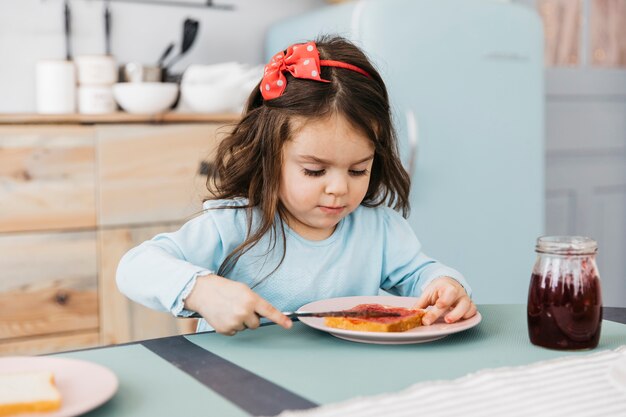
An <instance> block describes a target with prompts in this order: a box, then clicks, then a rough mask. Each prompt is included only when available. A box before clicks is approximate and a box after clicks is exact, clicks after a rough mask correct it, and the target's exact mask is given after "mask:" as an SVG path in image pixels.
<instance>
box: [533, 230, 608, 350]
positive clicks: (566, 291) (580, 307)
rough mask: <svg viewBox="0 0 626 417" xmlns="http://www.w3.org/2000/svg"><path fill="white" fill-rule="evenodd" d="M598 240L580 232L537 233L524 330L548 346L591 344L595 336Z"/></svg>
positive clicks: (599, 305) (597, 331) (597, 328)
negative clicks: (562, 234)
mask: <svg viewBox="0 0 626 417" xmlns="http://www.w3.org/2000/svg"><path fill="white" fill-rule="evenodd" d="M597 250H598V244H597V243H596V242H595V241H594V240H592V239H589V238H587V237H582V236H543V237H540V238H539V239H537V246H536V248H535V251H536V252H537V260H536V262H535V266H534V267H533V273H532V276H531V279H530V288H529V290H528V335H529V336H530V341H531V342H532V343H534V344H535V345H539V346H543V347H547V348H551V349H593V348H595V347H596V346H598V341H599V340H600V328H601V325H602V294H601V291H600V275H599V274H598V268H597V266H596V259H595V258H596V252H597Z"/></svg>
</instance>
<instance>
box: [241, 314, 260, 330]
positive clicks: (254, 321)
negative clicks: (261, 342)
mask: <svg viewBox="0 0 626 417" xmlns="http://www.w3.org/2000/svg"><path fill="white" fill-rule="evenodd" d="M243 324H244V326H246V327H247V328H248V329H252V330H254V329H256V328H258V327H259V326H260V325H261V321H260V320H259V316H258V315H256V314H253V315H251V316H250V317H247V318H246V320H245V321H244V322H243Z"/></svg>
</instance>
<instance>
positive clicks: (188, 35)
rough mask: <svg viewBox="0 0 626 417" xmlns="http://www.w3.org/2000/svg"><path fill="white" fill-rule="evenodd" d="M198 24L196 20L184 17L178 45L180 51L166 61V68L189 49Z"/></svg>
mask: <svg viewBox="0 0 626 417" xmlns="http://www.w3.org/2000/svg"><path fill="white" fill-rule="evenodd" d="M199 26H200V23H199V22H198V21H197V20H194V19H185V22H184V23H183V40H182V44H181V47H180V52H179V53H178V55H175V56H174V58H172V59H171V60H170V61H169V62H168V63H167V65H165V69H166V70H167V69H169V68H170V67H171V66H172V65H174V64H175V63H176V62H178V61H179V60H180V59H181V58H182V57H183V55H185V54H186V53H187V51H189V49H191V46H192V45H193V43H194V42H195V40H196V35H197V34H198V27H199Z"/></svg>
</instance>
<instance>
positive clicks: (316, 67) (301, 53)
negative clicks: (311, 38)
mask: <svg viewBox="0 0 626 417" xmlns="http://www.w3.org/2000/svg"><path fill="white" fill-rule="evenodd" d="M320 66H328V67H340V68H346V69H349V70H352V71H356V72H358V73H360V74H363V75H365V76H366V77H369V76H370V75H369V74H368V73H367V72H365V71H363V70H362V69H361V68H359V67H357V66H354V65H351V64H348V63H346V62H341V61H331V60H320V54H319V52H318V50H317V46H315V42H307V43H300V44H295V45H291V46H290V47H289V48H287V51H286V53H284V52H279V53H277V54H276V55H274V56H273V57H272V59H271V60H270V62H269V64H267V65H266V66H265V70H264V75H263V80H261V85H260V87H259V88H260V89H261V94H262V95H263V98H264V99H265V100H271V99H273V98H276V97H280V96H281V95H282V94H283V92H284V91H285V87H287V78H285V75H284V74H283V73H284V72H285V71H289V73H291V75H293V76H294V77H295V78H303V79H307V80H315V81H320V82H323V83H328V82H330V81H328V80H324V79H322V78H321V77H320Z"/></svg>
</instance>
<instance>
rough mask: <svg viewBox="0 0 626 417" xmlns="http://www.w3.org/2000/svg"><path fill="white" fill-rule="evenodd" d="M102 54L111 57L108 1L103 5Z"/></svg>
mask: <svg viewBox="0 0 626 417" xmlns="http://www.w3.org/2000/svg"><path fill="white" fill-rule="evenodd" d="M104 52H105V54H107V55H111V6H110V4H109V0H107V1H106V2H105V3H104Z"/></svg>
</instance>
